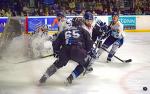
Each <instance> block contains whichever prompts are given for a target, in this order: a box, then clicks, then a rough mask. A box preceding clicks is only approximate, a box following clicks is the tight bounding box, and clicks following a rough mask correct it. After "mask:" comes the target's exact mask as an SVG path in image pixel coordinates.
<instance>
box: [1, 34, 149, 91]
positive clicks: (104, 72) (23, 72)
mask: <svg viewBox="0 0 150 94" xmlns="http://www.w3.org/2000/svg"><path fill="white" fill-rule="evenodd" d="M149 48H150V33H127V34H126V41H125V43H124V46H122V47H121V48H120V49H119V50H118V52H117V53H116V55H117V56H118V57H120V58H121V59H130V58H131V59H132V60H133V62H131V63H128V64H125V63H122V62H119V61H118V60H116V59H115V58H114V63H109V64H108V63H106V56H107V54H106V53H104V54H103V55H102V56H101V57H100V59H99V60H97V61H96V62H95V64H94V66H93V67H94V71H93V72H92V73H90V74H87V75H85V76H82V75H81V76H80V77H79V78H77V79H75V80H74V81H73V84H72V85H71V86H65V84H64V81H65V79H66V77H67V76H68V75H69V74H70V73H71V71H72V70H73V69H74V67H75V66H76V65H77V64H76V63H75V62H73V61H70V62H69V63H68V64H67V66H65V67H63V68H62V69H60V70H59V71H58V72H57V73H56V74H54V75H53V76H51V78H49V79H48V80H47V82H46V83H45V85H43V86H37V84H38V80H39V79H40V77H41V76H42V74H43V73H44V72H45V70H46V69H47V67H49V66H50V65H51V64H52V63H53V62H54V61H55V58H53V57H47V58H44V59H37V60H33V61H29V62H26V63H20V64H16V63H17V62H18V61H20V60H16V59H14V61H13V60H11V61H12V62H13V63H12V62H11V61H10V60H9V57H8V59H7V57H6V58H4V59H3V60H0V94H150V75H149V73H150V59H149V56H150V51H149ZM143 86H146V87H148V90H147V91H143V90H142V88H143Z"/></svg>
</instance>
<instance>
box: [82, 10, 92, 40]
mask: <svg viewBox="0 0 150 94" xmlns="http://www.w3.org/2000/svg"><path fill="white" fill-rule="evenodd" d="M93 20H94V17H93V14H92V13H91V12H85V14H84V16H83V22H84V24H83V26H82V27H83V28H84V29H85V30H87V31H88V32H89V34H90V36H91V37H92V31H93Z"/></svg>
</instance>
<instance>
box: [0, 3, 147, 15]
mask: <svg viewBox="0 0 150 94" xmlns="http://www.w3.org/2000/svg"><path fill="white" fill-rule="evenodd" d="M31 1H32V2H31ZM46 1H48V0H0V17H3V16H7V17H10V16H55V15H56V13H57V12H60V11H61V12H63V13H64V14H65V15H66V16H80V15H83V14H84V12H85V11H91V12H92V13H93V14H94V15H111V13H112V12H114V11H117V12H119V13H120V14H122V15H149V14H150V0H126V1H130V2H128V3H130V4H128V5H129V7H127V8H125V7H124V3H125V2H124V1H125V0H50V1H53V2H50V3H46Z"/></svg>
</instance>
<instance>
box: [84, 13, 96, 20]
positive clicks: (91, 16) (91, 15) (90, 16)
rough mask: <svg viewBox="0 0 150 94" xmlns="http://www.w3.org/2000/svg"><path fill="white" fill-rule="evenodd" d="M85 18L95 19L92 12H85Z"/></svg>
mask: <svg viewBox="0 0 150 94" xmlns="http://www.w3.org/2000/svg"><path fill="white" fill-rule="evenodd" d="M84 19H86V20H93V19H94V17H93V14H92V13H91V12H85V14H84Z"/></svg>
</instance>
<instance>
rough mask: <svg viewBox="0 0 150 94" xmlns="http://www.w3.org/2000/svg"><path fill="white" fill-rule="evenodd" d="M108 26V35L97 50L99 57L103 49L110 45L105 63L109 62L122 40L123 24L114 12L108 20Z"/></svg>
mask: <svg viewBox="0 0 150 94" xmlns="http://www.w3.org/2000/svg"><path fill="white" fill-rule="evenodd" d="M109 28H110V31H109V36H108V37H107V38H106V40H105V41H104V43H103V44H102V46H101V47H100V48H99V50H98V52H97V53H98V57H99V56H100V55H101V54H102V52H103V51H104V50H106V49H108V48H109V47H110V46H111V45H112V48H111V50H110V52H109V54H108V57H107V63H109V62H111V60H112V57H113V56H114V54H115V53H116V51H117V50H118V48H119V47H121V46H122V44H123V42H124V30H123V24H122V23H121V22H120V21H119V14H117V13H114V14H113V15H112V21H111V22H110V25H109Z"/></svg>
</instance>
